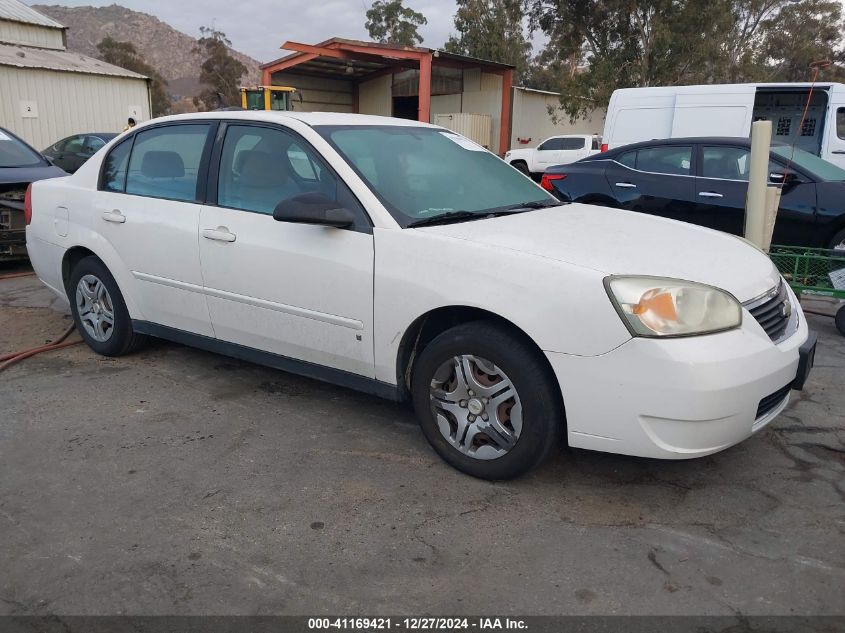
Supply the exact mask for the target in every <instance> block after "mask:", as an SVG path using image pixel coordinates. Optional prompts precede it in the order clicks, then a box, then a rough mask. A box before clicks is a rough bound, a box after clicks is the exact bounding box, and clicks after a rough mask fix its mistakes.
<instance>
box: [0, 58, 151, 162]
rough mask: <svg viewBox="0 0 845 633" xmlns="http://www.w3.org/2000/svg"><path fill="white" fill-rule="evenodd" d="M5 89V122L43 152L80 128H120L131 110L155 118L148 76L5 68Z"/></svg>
mask: <svg viewBox="0 0 845 633" xmlns="http://www.w3.org/2000/svg"><path fill="white" fill-rule="evenodd" d="M0 93H2V99H0V126H2V127H5V128H7V129H9V130H11V131H12V132H14V133H15V134H17V135H18V136H20V137H21V138H22V139H24V140H25V141H26V142H27V143H29V144H30V145H32V146H33V147H35V148H36V149H38V150H42V149H44V148H46V147H48V146H49V145H52V144H53V143H55V142H56V141H58V140H60V139H62V138H64V137H66V136H70V135H72V134H78V133H80V132H120V131H121V130H122V129H123V127H124V126H125V125H126V119H127V118H128V117H129V116H131V114H130V112H132V111H134V112H135V113H136V115H137V116H136V118H137V119H139V120H140V121H145V120H147V119H149V118H150V97H149V89H148V87H147V81H146V80H145V79H133V78H126V77H111V76H105V75H85V74H81V73H74V72H59V71H53V70H42V69H37V68H16V67H13V66H0ZM27 111H28V112H27ZM33 115H34V116H33Z"/></svg>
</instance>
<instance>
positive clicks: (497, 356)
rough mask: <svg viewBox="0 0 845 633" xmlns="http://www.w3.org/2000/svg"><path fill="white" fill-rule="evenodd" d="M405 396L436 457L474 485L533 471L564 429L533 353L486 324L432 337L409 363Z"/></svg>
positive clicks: (551, 384)
mask: <svg viewBox="0 0 845 633" xmlns="http://www.w3.org/2000/svg"><path fill="white" fill-rule="evenodd" d="M458 368H460V369H462V370H463V374H462V377H461V378H459V377H458V374H457V370H458ZM467 370H468V371H469V375H470V376H471V378H470V379H465V376H466V375H467ZM479 381H480V382H479ZM506 383H509V384H510V387H508V386H504V387H503V386H500V384H501V385H506ZM465 387H469V388H470V389H473V387H475V389H473V391H472V392H468V391H467V389H466V388H465ZM511 394H512V395H511ZM411 395H412V399H413V402H414V409H415V410H416V413H417V418H418V419H419V422H420V426H421V427H422V431H423V433H424V434H425V437H426V439H427V440H428V442H429V444H431V446H432V447H433V448H434V450H435V451H436V452H437V454H438V455H440V457H442V458H443V460H444V461H446V462H447V463H448V464H450V465H451V466H453V467H454V468H457V469H458V470H460V471H461V472H464V473H466V474H468V475H472V476H473V477H479V478H481V479H491V480H502V479H513V478H515V477H519V476H520V475H522V474H524V473H526V472H528V471H529V470H531V469H532V468H535V467H536V466H538V465H539V464H540V463H541V462H542V461H543V460H544V459H546V457H548V456H549V454H550V452H551V450H552V448H554V447H556V446H558V442H559V438H560V433H561V429H562V427H563V424H564V415H563V409H562V406H561V403H560V396H559V389H558V386H557V384H556V382H555V380H554V378H553V376H552V375H551V371H550V369H549V368H548V367H547V366H546V365H545V363H544V362H543V359H542V357H541V356H540V354H539V352H537V350H535V349H533V348H532V347H531V346H530V345H529V344H528V343H527V342H526V341H525V340H524V339H523V338H522V337H521V336H517V335H515V334H513V333H511V332H510V331H509V330H507V329H505V328H504V327H501V326H499V325H496V324H494V323H491V322H489V321H473V322H470V323H465V324H462V325H458V326H456V327H454V328H452V329H449V330H447V331H445V332H443V333H441V334H440V335H438V336H437V337H436V338H434V340H432V341H431V342H430V343H429V344H428V345H427V346H426V347H425V348H424V349H423V351H422V353H421V354H420V355H419V357H418V359H417V361H416V362H415V363H414V367H413V372H412V375H411ZM435 395H436V396H439V398H435ZM462 396H466V398H463V397H462ZM467 398H468V399H467ZM505 398H506V399H505ZM441 405H442V406H444V407H447V409H443V408H441ZM456 414H457V415H456ZM464 416H466V417H464ZM485 416H486V417H485ZM473 418H474V420H473ZM471 420H472V421H471ZM497 429H500V430H502V431H504V432H503V433H499V431H498V430H497ZM485 431H486V432H485ZM447 434H448V439H447ZM470 437H472V438H473V439H472V440H470V439H469V438H470Z"/></svg>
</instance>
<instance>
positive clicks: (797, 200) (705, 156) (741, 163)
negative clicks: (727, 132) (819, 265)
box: [689, 145, 816, 246]
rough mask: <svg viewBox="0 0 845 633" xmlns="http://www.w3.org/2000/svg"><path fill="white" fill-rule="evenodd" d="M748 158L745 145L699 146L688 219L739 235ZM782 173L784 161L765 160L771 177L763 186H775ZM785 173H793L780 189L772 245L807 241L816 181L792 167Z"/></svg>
mask: <svg viewBox="0 0 845 633" xmlns="http://www.w3.org/2000/svg"><path fill="white" fill-rule="evenodd" d="M750 162H751V153H750V150H749V149H748V148H745V147H728V146H723V145H713V146H708V145H702V146H701V160H700V161H699V165H700V167H699V170H698V173H699V176H698V177H697V178H696V197H697V199H698V204H697V205H696V208H695V211H694V212H693V213H692V214H691V217H690V220H689V221H690V222H693V223H694V224H701V225H702V226H708V227H710V228H713V229H718V230H720V231H725V232H727V233H733V234H734V235H743V234H744V233H745V203H746V197H747V195H748V173H749V169H750ZM785 171H786V165H785V164H782V163H780V162H779V161H775V160H771V161H769V169H768V173H769V174H770V177H771V178H772V180H771V182H770V183H769V184H770V185H779V184H781V183H782V180H783V173H784V172H785ZM790 171H791V173H792V174H793V175H792V177H791V179H790V180H789V182H787V184H785V185H784V186H783V187H782V188H781V200H780V207H779V209H778V214H777V218H776V220H775V229H774V233H773V237H772V243H774V244H785V245H804V246H807V245H813V244H815V238H814V235H813V233H814V227H815V224H814V223H815V206H816V190H815V187H816V185H815V183H813V182H810V180H809V179H808V178H807V177H805V176H802V175H800V174H797V173H795V170H794V168H793V169H791V170H790Z"/></svg>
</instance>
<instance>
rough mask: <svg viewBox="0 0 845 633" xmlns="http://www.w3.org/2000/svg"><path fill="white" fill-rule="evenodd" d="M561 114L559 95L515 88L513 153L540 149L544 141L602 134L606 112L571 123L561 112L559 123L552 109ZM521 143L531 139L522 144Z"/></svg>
mask: <svg viewBox="0 0 845 633" xmlns="http://www.w3.org/2000/svg"><path fill="white" fill-rule="evenodd" d="M550 107H551V108H553V109H555V110H557V109H558V108H559V107H560V98H559V96H558V95H557V94H556V93H551V92H539V91H534V90H526V89H524V88H514V95H513V125H512V127H511V146H510V149H519V148H531V147H537V145H539V144H540V143H542V142H543V140H544V139H547V138H548V137H550V136H556V135H559V134H601V132H602V129H603V128H604V118H605V115H606V114H607V112H606V110H604V109H601V108H597V109H595V110H593V111H592V112H591V113H590V115H589V117H587V118H586V119H578V120H577V121H576V122H575V123H570V122H569V115H567V114H565V113H563V112H561V111H560V110H557V118H558V120H557V122H555V121H554V120H552V116H551V115H550V114H549V108H550ZM519 139H523V140H525V139H530V140H529V141H528V142H527V143H521V142H520V141H519Z"/></svg>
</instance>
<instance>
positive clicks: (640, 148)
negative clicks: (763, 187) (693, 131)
mask: <svg viewBox="0 0 845 633" xmlns="http://www.w3.org/2000/svg"><path fill="white" fill-rule="evenodd" d="M750 154H751V142H750V141H749V140H748V139H744V138H709V137H708V138H686V139H669V140H663V141H649V142H645V143H636V144H633V145H626V146H624V147H620V148H617V149H615V150H612V151H609V152H604V153H602V154H599V155H597V156H592V157H590V158H587V159H585V160H582V161H580V162H578V163H575V164H573V165H567V166H565V167H555V168H553V169H550V170H549V171H548V172H547V173H546V175H545V176H544V180H543V181H542V183H541V184H542V186H543V188H544V189H546V190H547V191H550V192H552V193H554V195H555V196H557V197H558V198H559V199H560V200H563V201H565V202H585V203H588V204H597V205H602V206H611V207H617V208H620V209H627V210H630V211H638V212H640V213H648V214H650V215H659V216H661V217H665V218H670V219H673V220H682V221H684V222H690V223H692V224H698V225H701V226H706V227H709V228H711V229H718V230H720V231H726V232H727V233H733V234H734V235H742V234H743V230H744V226H745V195H746V192H747V190H748V170H749V166H750ZM769 181H770V183H771V184H775V185H779V186H780V187H781V194H782V195H781V200H780V209H779V211H778V216H777V220H776V221H775V230H774V238H773V242H774V243H775V244H784V245H787V246H815V247H821V248H845V169H841V168H839V167H837V166H836V165H833V164H832V163H829V162H827V161H825V160H822V159H821V158H819V157H818V156H814V155H812V154H810V153H808V152H805V151H803V150H800V149H797V148H796V149H795V150H794V151H793V149H792V148H791V147H790V146H788V145H773V146H772V151H771V158H770V161H769ZM784 181H785V182H784Z"/></svg>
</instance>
